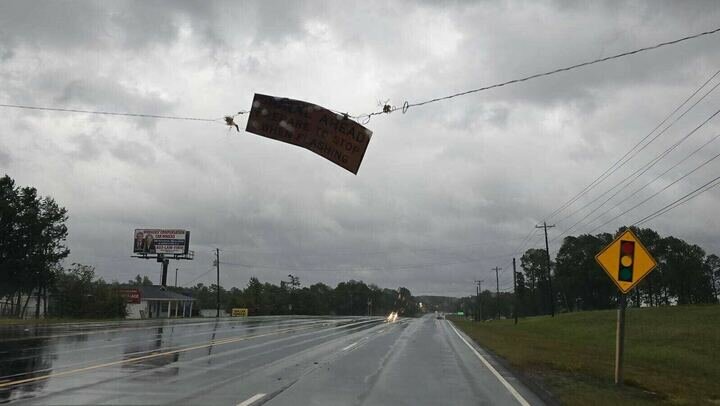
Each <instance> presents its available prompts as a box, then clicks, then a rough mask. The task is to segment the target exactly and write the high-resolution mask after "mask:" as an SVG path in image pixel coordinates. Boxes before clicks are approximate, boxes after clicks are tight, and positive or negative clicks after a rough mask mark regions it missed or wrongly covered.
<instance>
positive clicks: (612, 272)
mask: <svg viewBox="0 0 720 406" xmlns="http://www.w3.org/2000/svg"><path fill="white" fill-rule="evenodd" d="M595 260H596V261H597V263H598V264H600V267H602V269H603V270H604V271H605V273H607V274H608V276H609V277H610V279H611V280H612V281H613V282H614V283H615V285H616V286H617V287H618V289H620V291H621V292H622V293H628V292H629V291H630V290H631V289H632V288H634V287H635V285H637V284H638V283H640V281H641V280H642V279H643V278H644V277H645V276H647V274H649V273H650V271H652V270H653V269H655V266H656V265H657V263H656V262H655V259H654V258H653V257H652V256H651V255H650V253H649V252H648V250H647V249H646V248H645V246H643V245H642V243H641V242H640V240H639V239H638V238H637V236H636V235H635V233H633V232H632V231H631V230H630V229H627V230H625V232H623V233H622V234H620V235H619V236H618V237H617V238H615V240H614V241H613V242H611V243H610V245H608V246H607V247H605V248H604V249H603V250H602V251H600V253H599V254H597V255H596V256H595Z"/></svg>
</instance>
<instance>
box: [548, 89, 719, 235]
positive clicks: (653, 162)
mask: <svg viewBox="0 0 720 406" xmlns="http://www.w3.org/2000/svg"><path fill="white" fill-rule="evenodd" d="M719 84H720V83H719ZM718 114H720V110H717V111H715V112H714V113H713V114H711V115H710V117H708V118H706V119H705V121H703V122H702V123H700V124H699V125H698V126H697V127H695V128H694V129H693V130H692V131H690V132H689V133H687V134H686V135H685V136H684V137H682V138H681V139H680V140H678V141H677V142H675V143H674V144H673V145H671V146H670V147H668V148H667V149H666V150H665V151H663V152H662V153H660V155H658V156H656V157H655V158H653V159H652V160H650V161H649V162H648V163H647V164H645V165H644V166H641V167H640V168H638V169H637V170H636V171H635V172H633V173H631V174H630V175H628V176H626V177H625V178H624V179H623V180H621V181H620V182H618V183H617V184H615V186H613V187H611V188H610V189H608V190H606V191H605V192H604V193H601V194H600V195H599V196H598V197H596V198H595V199H593V200H591V201H590V202H588V203H587V204H585V205H584V206H583V207H581V208H579V209H578V210H576V211H574V212H573V213H571V214H570V215H568V216H566V217H565V218H564V219H563V220H565V219H567V218H570V217H571V216H573V215H574V214H576V213H578V212H579V211H580V210H582V209H584V208H586V207H588V206H589V205H591V204H592V203H594V202H596V201H598V200H599V199H600V198H601V197H602V196H604V195H605V194H607V193H609V192H610V191H612V190H613V189H615V188H616V187H618V186H620V185H622V184H623V183H625V181H627V180H628V179H630V178H632V177H633V176H635V178H633V179H631V180H630V181H629V182H628V183H625V185H624V186H623V187H622V188H620V189H618V190H617V191H616V192H615V193H614V194H613V195H611V196H610V197H609V198H608V199H606V200H605V201H604V202H602V203H601V204H600V205H599V206H597V207H595V208H594V209H593V210H591V211H590V212H589V213H587V214H586V215H585V216H584V217H582V218H581V219H580V220H578V221H576V222H575V223H574V224H573V225H571V226H570V227H568V228H567V229H565V230H564V231H563V232H562V233H561V234H560V235H558V236H557V237H555V238H553V241H555V240H557V239H558V238H560V237H561V236H563V235H565V234H567V233H568V232H569V231H570V230H572V229H573V228H574V227H575V226H576V225H578V224H580V222H582V221H583V220H585V219H586V218H587V217H589V216H590V215H591V214H592V213H594V212H595V211H597V210H598V209H599V208H600V207H602V206H604V205H605V203H607V202H609V201H610V200H612V199H613V198H614V197H615V196H617V195H618V194H619V193H620V192H621V191H623V190H624V189H625V188H627V187H628V186H630V185H631V184H632V183H633V182H634V181H635V180H637V179H638V178H639V177H640V176H642V175H643V174H644V173H645V172H647V171H648V170H650V169H651V168H652V167H653V166H655V165H656V164H657V163H658V162H660V161H661V160H662V159H663V158H665V157H666V156H667V155H668V154H670V152H672V151H673V150H674V149H675V148H677V147H678V146H679V145H680V144H681V143H683V142H684V141H685V140H687V139H688V138H690V137H691V136H692V135H693V134H695V133H696V132H697V131H698V130H699V129H700V128H702V127H703V126H705V125H706V124H707V123H708V122H710V120H712V119H713V118H714V117H715V116H717V115H718ZM636 175H637V176H636ZM561 221H562V220H561Z"/></svg>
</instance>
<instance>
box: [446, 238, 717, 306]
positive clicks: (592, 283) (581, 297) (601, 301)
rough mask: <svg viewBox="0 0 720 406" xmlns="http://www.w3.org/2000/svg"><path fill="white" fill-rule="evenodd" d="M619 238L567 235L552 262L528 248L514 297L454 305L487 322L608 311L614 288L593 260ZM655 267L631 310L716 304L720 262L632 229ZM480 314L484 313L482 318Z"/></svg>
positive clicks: (487, 296)
mask: <svg viewBox="0 0 720 406" xmlns="http://www.w3.org/2000/svg"><path fill="white" fill-rule="evenodd" d="M626 229H627V228H626V227H621V228H620V229H619V230H618V231H617V233H615V234H614V235H613V234H610V233H600V234H595V235H591V234H582V235H578V236H568V237H565V238H564V239H563V243H562V245H561V247H560V249H559V250H558V252H557V254H556V255H555V258H554V260H551V262H550V274H549V275H548V263H547V255H546V253H545V250H544V249H537V248H530V249H528V250H527V251H525V253H523V255H522V257H521V258H520V269H519V270H518V272H517V275H516V279H517V283H516V287H515V294H513V293H512V292H508V293H503V292H501V293H500V297H499V299H498V298H497V296H496V293H495V292H491V291H489V290H485V291H483V292H482V293H481V294H480V298H479V299H478V298H476V297H474V296H470V297H465V298H462V299H461V300H460V301H458V302H457V303H456V304H455V306H456V308H457V309H458V310H464V311H465V312H466V314H470V315H474V316H475V317H478V318H483V319H488V318H494V317H497V315H498V314H499V315H500V317H506V318H509V317H512V316H513V315H514V313H513V312H514V311H516V310H517V312H518V314H519V315H520V316H534V315H541V314H549V313H551V311H553V308H554V310H555V311H557V312H573V311H582V310H600V309H612V308H615V307H616V306H617V303H618V298H619V296H618V289H617V287H616V286H615V285H614V284H613V282H612V281H611V280H610V278H609V277H608V276H607V274H606V273H605V271H603V269H602V268H601V267H600V266H599V265H598V264H597V262H596V261H595V255H597V254H598V253H599V252H600V251H601V250H602V249H603V248H605V247H606V246H607V245H608V244H610V243H611V242H612V241H613V239H614V238H615V236H617V235H619V234H620V233H622V232H624V231H625V230H626ZM631 229H632V231H633V232H634V233H635V234H636V235H637V236H638V238H639V239H640V241H641V242H642V243H643V245H644V246H645V247H646V248H647V250H648V251H649V252H650V255H652V256H653V257H654V258H655V260H656V261H657V267H656V268H655V269H654V270H653V271H652V272H651V273H650V274H649V275H648V276H646V277H645V278H644V279H643V280H642V281H641V282H640V283H639V284H638V285H637V286H636V287H635V289H633V290H632V291H631V292H630V293H629V294H628V295H627V303H628V305H629V306H635V307H640V306H643V307H654V306H669V305H684V304H701V303H708V304H710V303H718V295H719V294H720V257H718V256H717V255H715V254H707V253H706V252H705V250H703V249H702V248H701V247H699V246H698V245H695V244H690V243H688V242H686V241H684V240H682V239H680V238H677V237H674V236H666V237H662V236H661V235H660V234H659V233H658V232H657V231H655V230H652V229H650V228H636V227H631ZM480 312H482V314H480Z"/></svg>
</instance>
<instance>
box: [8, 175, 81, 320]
mask: <svg viewBox="0 0 720 406" xmlns="http://www.w3.org/2000/svg"><path fill="white" fill-rule="evenodd" d="M65 221H67V210H66V209H65V208H63V207H60V206H59V205H58V204H57V203H56V202H55V200H53V199H52V198H50V197H41V196H39V195H38V193H37V190H36V189H35V188H32V187H23V188H18V187H16V186H15V182H14V181H13V180H12V179H11V178H10V177H9V176H7V175H5V176H4V177H2V178H0V280H2V281H3V283H2V284H0V285H2V288H0V295H2V296H6V297H9V298H10V301H11V302H12V303H13V304H14V306H13V312H14V314H15V315H16V316H18V317H23V315H24V313H25V310H26V308H27V303H28V301H29V299H30V295H31V294H32V293H33V292H34V293H35V294H37V296H38V298H39V297H40V296H41V295H44V296H46V292H47V289H48V287H49V286H50V284H51V283H52V282H53V279H54V277H55V275H54V274H55V272H56V270H57V268H58V265H59V263H60V261H61V260H62V259H64V258H65V257H67V256H68V254H69V253H70V251H69V250H68V249H67V247H66V246H65V239H66V238H67V227H66V226H65ZM23 296H24V297H25V304H24V305H22V303H21V298H22V297H23ZM39 306H40V300H38V301H37V305H36V308H35V315H36V317H38V316H39V312H40V307H39Z"/></svg>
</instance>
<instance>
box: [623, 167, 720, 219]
mask: <svg viewBox="0 0 720 406" xmlns="http://www.w3.org/2000/svg"><path fill="white" fill-rule="evenodd" d="M718 181H720V176H718V177H717V178H715V179H712V180H711V181H709V182H707V183H705V184H704V185H702V186H700V187H699V188H697V189H695V190H693V191H692V192H690V193H688V194H686V195H684V196H683V197H681V198H679V199H677V200H675V201H673V202H672V203H670V204H668V205H666V206H665V207H663V208H661V209H659V210H656V211H655V212H653V213H652V214H650V215H648V216H645V217H644V218H642V219H640V220H638V221H636V222H634V223H633V224H632V225H633V226H637V225H640V224H642V223H645V222H648V221H650V220H652V219H654V218H656V217H660V216H662V215H663V214H665V213H667V212H669V211H670V210H672V209H674V208H676V207H678V206H680V205H682V204H685V203H687V202H689V201H690V200H692V199H694V198H696V197H698V196H700V195H701V194H703V193H705V192H707V191H708V190H710V189H712V188H714V187H716V186H718V185H720V182H718ZM713 182H715V184H712V183H713Z"/></svg>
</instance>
